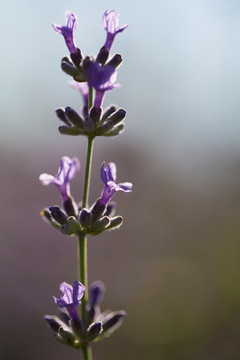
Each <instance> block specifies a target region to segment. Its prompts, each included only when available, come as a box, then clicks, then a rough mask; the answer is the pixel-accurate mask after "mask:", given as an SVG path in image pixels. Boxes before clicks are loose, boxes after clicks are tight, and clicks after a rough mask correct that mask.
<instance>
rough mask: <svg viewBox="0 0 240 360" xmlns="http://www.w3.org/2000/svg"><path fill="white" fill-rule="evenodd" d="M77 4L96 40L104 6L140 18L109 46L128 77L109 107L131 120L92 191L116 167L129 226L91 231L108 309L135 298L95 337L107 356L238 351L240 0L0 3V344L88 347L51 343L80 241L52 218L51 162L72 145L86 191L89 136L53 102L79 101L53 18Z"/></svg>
mask: <svg viewBox="0 0 240 360" xmlns="http://www.w3.org/2000/svg"><path fill="white" fill-rule="evenodd" d="M68 9H71V10H72V11H73V12H75V13H76V14H77V17H78V31H77V33H76V36H75V38H76V42H77V44H78V45H79V47H80V48H81V49H82V51H83V53H84V54H96V53H97V52H98V50H99V48H100V47H101V46H102V45H103V43H104V41H105V32H104V30H103V29H102V25H101V18H102V14H103V12H104V11H105V10H106V9H116V10H119V11H120V23H130V26H129V28H128V29H126V30H125V31H124V32H123V33H122V34H119V35H118V36H117V38H116V41H115V44H114V46H113V49H112V53H115V52H119V53H121V54H122V55H123V58H124V62H123V65H122V66H121V67H120V69H119V71H118V82H119V83H121V84H122V86H121V88H118V89H116V90H114V91H113V92H111V94H110V93H109V94H107V96H106V98H105V103H104V105H105V106H107V105H109V104H110V103H116V104H118V105H119V106H121V107H124V108H126V109H127V111H128V116H127V119H126V125H127V130H126V132H124V133H123V134H122V135H121V136H119V137H118V138H116V139H108V138H106V139H105V138H100V139H97V140H96V142H95V153H94V159H93V178H92V182H91V196H90V201H91V202H93V201H94V200H95V199H96V197H98V196H99V194H100V192H101V190H102V184H101V180H100V177H99V170H100V166H101V163H102V161H103V160H105V161H107V162H109V161H114V162H116V163H117V166H118V180H119V181H131V182H133V183H134V191H133V193H132V194H123V193H120V194H117V195H116V196H115V200H117V202H118V209H117V210H118V211H117V213H118V214H121V215H123V216H124V225H123V226H122V228H121V229H120V230H119V231H115V232H110V233H105V234H103V235H101V236H98V237H92V238H89V241H88V244H89V278H90V281H94V280H97V279H101V280H102V281H103V282H104V283H105V285H106V287H107V291H106V294H105V298H104V302H103V309H109V308H110V309H112V310H120V309H125V310H126V311H127V313H128V316H127V318H126V320H125V321H124V323H123V326H122V327H121V328H120V329H119V330H118V332H116V333H115V334H114V335H113V336H112V337H111V338H109V339H107V340H105V341H104V342H102V343H98V344H95V345H94V347H93V354H94V359H95V358H96V359H98V360H108V359H109V360H110V359H111V360H112V359H115V360H120V359H125V360H128V359H129V360H130V359H132V358H133V357H134V358H137V359H139V360H143V359H144V360H145V359H150V360H152V359H153V360H155V359H164V360H167V359H169V360H212V359H218V360H225V359H231V360H237V359H239V358H240V347H239V335H240V327H239V323H240V285H239V260H240V222H239V219H240V141H239V140H240V122H239V114H240V102H239V93H240V78H239V63H240V48H239V35H240V21H239V18H240V2H239V1H237V0H194V1H192V0H182V1H178V0H168V1H164V0H149V1H146V2H141V3H140V2H139V1H135V0H132V1H126V0H121V1H105V0H102V1H96V0H93V1H91V2H86V1H80V0H79V1H74V0H68V1H63V0H58V1H55V0H52V1H51V2H45V1H42V2H39V1H38V2H37V1H30V0H24V1H21V2H20V1H16V0H13V1H11V2H2V4H1V13H2V19H1V24H0V26H1V44H2V45H1V46H2V56H1V58H0V74H1V97H0V105H1V119H2V120H1V132H0V139H1V143H0V147H1V155H0V156H1V158H0V162H1V179H0V183H1V202H0V207H1V230H0V231H1V245H0V246H1V249H0V254H1V289H2V291H1V296H0V302H1V329H0V332H1V337H0V339H1V340H0V342H1V344H0V358H1V359H3V360H15V359H18V360H26V359H35V360H42V359H56V358H58V359H59V360H63V359H66V358H67V359H69V360H74V359H79V358H80V354H79V353H78V352H77V351H76V350H74V349H71V348H68V347H65V346H62V345H60V344H58V343H56V342H54V340H53V338H52V337H51V334H50V332H49V330H48V329H47V327H46V324H45V323H44V321H43V319H42V317H43V315H44V314H55V313H56V306H55V304H54V303H53V301H52V295H55V296H59V295H60V292H59V289H58V287H59V284H60V283H61V282H62V281H67V282H69V283H72V282H73V281H74V280H75V279H76V272H77V262H76V245H77V244H76V242H75V241H74V239H72V238H68V237H65V236H63V235H61V234H60V233H58V232H57V231H56V230H55V229H53V228H51V227H50V226H48V225H47V224H46V223H44V222H43V221H42V219H41V217H40V215H39V213H40V210H41V209H42V208H44V207H45V206H49V205H54V204H60V199H59V196H58V193H57V190H56V188H55V187H54V186H49V187H43V186H41V185H40V183H39V180H38V176H39V174H40V173H42V172H47V173H50V174H56V172H57V169H58V166H59V160H60V157H61V156H63V155H67V156H78V157H79V158H80V161H81V164H82V171H80V173H79V175H78V176H77V177H76V178H75V179H74V180H73V182H72V194H73V195H74V196H75V197H76V199H78V200H80V199H81V194H82V185H83V173H84V170H83V169H84V164H85V148H86V139H85V138H82V137H67V136H63V135H60V134H59V133H58V131H57V127H58V125H59V122H58V120H57V118H56V116H55V113H54V110H55V109H56V108H58V107H61V106H64V107H65V106H71V107H73V108H74V109H76V110H78V109H80V108H81V105H82V104H81V99H80V96H79V94H78V93H76V92H74V91H73V90H72V89H71V88H70V87H69V86H68V84H67V82H68V80H69V78H68V77H67V76H66V75H65V74H64V73H62V71H61V69H60V60H61V58H62V57H63V56H64V55H66V54H67V49H66V47H65V44H64V41H63V39H62V37H61V35H59V34H57V33H55V32H54V31H53V29H52V27H51V24H52V23H58V24H65V16H64V13H65V10H68Z"/></svg>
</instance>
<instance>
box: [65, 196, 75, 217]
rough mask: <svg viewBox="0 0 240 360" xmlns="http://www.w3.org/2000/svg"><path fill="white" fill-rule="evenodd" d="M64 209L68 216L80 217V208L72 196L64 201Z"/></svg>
mask: <svg viewBox="0 0 240 360" xmlns="http://www.w3.org/2000/svg"><path fill="white" fill-rule="evenodd" d="M63 206H64V209H65V211H66V213H67V214H68V216H75V217H77V215H78V206H77V204H76V202H75V201H74V199H73V197H72V196H69V197H68V198H67V200H64V202H63Z"/></svg>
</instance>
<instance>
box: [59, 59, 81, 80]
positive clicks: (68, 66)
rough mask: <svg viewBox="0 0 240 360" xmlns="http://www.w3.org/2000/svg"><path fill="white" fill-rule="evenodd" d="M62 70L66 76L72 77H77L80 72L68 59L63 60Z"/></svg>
mask: <svg viewBox="0 0 240 360" xmlns="http://www.w3.org/2000/svg"><path fill="white" fill-rule="evenodd" d="M61 68H62V70H63V71H64V72H65V73H66V74H68V75H70V76H76V75H77V74H78V72H79V70H78V69H76V68H75V66H74V65H73V64H72V63H71V62H70V61H67V60H66V58H63V59H62V61H61Z"/></svg>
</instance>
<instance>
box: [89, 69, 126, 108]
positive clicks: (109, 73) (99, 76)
mask: <svg viewBox="0 0 240 360" xmlns="http://www.w3.org/2000/svg"><path fill="white" fill-rule="evenodd" d="M87 78H88V85H89V86H90V87H93V88H94V89H95V90H96V96H95V102H94V106H95V107H100V106H101V104H102V101H103V97H104V94H105V91H107V90H112V89H114V88H115V87H118V86H119V84H115V81H116V79H117V72H116V69H115V67H114V66H112V65H105V66H102V65H100V64H99V63H98V62H92V63H91V64H90V65H89V67H88V71H87Z"/></svg>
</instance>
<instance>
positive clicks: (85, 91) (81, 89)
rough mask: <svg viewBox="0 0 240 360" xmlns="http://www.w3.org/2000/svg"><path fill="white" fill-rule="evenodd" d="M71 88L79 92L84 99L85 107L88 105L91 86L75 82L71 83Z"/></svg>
mask: <svg viewBox="0 0 240 360" xmlns="http://www.w3.org/2000/svg"><path fill="white" fill-rule="evenodd" d="M68 84H69V86H71V88H72V89H74V90H77V91H79V92H80V94H81V95H82V97H83V103H84V105H85V106H87V105H88V96H89V86H88V83H87V82H77V81H75V80H71V81H69V83H68Z"/></svg>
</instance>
